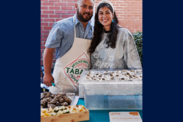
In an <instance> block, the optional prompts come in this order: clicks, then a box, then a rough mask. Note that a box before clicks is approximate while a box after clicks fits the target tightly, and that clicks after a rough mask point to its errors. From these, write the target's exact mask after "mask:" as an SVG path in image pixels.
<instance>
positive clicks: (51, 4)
mask: <svg viewBox="0 0 183 122" xmlns="http://www.w3.org/2000/svg"><path fill="white" fill-rule="evenodd" d="M43 5H45V6H53V5H54V3H46V2H45V3H43Z"/></svg>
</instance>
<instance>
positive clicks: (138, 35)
mask: <svg viewBox="0 0 183 122" xmlns="http://www.w3.org/2000/svg"><path fill="white" fill-rule="evenodd" d="M133 38H134V41H135V44H136V47H137V50H138V53H139V56H140V61H141V64H142V45H143V41H142V32H140V31H138V32H135V33H133Z"/></svg>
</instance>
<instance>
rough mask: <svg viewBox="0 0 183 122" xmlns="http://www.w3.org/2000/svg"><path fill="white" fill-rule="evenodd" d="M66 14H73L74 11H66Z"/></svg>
mask: <svg viewBox="0 0 183 122" xmlns="http://www.w3.org/2000/svg"><path fill="white" fill-rule="evenodd" d="M67 13H68V14H75V13H76V11H67Z"/></svg>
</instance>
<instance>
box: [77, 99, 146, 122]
mask: <svg viewBox="0 0 183 122" xmlns="http://www.w3.org/2000/svg"><path fill="white" fill-rule="evenodd" d="M77 105H84V106H85V103H84V99H81V98H80V99H79V101H78V103H77ZM89 111H90V120H88V121H82V122H110V121H109V112H125V111H127V110H89ZM132 111H133V110H132ZM135 111H136V110H135ZM138 112H139V114H140V116H141V118H142V110H139V111H138ZM142 119H143V118H142Z"/></svg>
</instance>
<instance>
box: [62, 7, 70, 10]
mask: <svg viewBox="0 0 183 122" xmlns="http://www.w3.org/2000/svg"><path fill="white" fill-rule="evenodd" d="M61 9H62V10H72V7H62V8H61Z"/></svg>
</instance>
